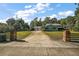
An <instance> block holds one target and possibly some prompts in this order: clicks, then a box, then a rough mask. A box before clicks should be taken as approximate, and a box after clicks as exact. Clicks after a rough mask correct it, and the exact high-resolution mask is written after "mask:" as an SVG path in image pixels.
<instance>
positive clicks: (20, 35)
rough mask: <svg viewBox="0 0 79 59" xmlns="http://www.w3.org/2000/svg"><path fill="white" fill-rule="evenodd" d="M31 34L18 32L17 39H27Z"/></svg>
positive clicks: (29, 32)
mask: <svg viewBox="0 0 79 59" xmlns="http://www.w3.org/2000/svg"><path fill="white" fill-rule="evenodd" d="M30 34H31V31H21V32H17V38H18V39H24V38H25V37H27V36H28V35H30Z"/></svg>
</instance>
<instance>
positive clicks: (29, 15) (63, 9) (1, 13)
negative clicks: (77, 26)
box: [0, 3, 76, 23]
mask: <svg viewBox="0 0 79 59" xmlns="http://www.w3.org/2000/svg"><path fill="white" fill-rule="evenodd" d="M75 9H76V5H75V4H74V3H6V4H5V3H2V4H0V22H5V21H6V20H7V19H8V18H11V17H14V18H16V15H17V17H18V18H23V19H24V21H26V22H28V23H29V22H30V21H31V20H33V19H34V18H35V17H39V18H42V20H43V19H44V18H45V17H46V16H49V17H51V18H54V17H56V18H58V19H60V18H65V17H67V16H73V15H74V11H75Z"/></svg>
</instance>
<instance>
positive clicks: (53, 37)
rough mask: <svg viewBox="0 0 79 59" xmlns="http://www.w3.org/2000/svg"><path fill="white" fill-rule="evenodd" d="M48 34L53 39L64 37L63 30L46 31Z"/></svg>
mask: <svg viewBox="0 0 79 59" xmlns="http://www.w3.org/2000/svg"><path fill="white" fill-rule="evenodd" d="M44 33H45V34H46V35H48V36H49V37H50V38H52V39H55V40H56V39H62V37H63V32H58V31H56V32H44Z"/></svg>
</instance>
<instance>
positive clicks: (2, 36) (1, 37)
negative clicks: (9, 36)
mask: <svg viewBox="0 0 79 59" xmlns="http://www.w3.org/2000/svg"><path fill="white" fill-rule="evenodd" d="M3 41H6V34H5V33H0V42H3Z"/></svg>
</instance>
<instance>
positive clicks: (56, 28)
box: [45, 24, 64, 31]
mask: <svg viewBox="0 0 79 59" xmlns="http://www.w3.org/2000/svg"><path fill="white" fill-rule="evenodd" d="M63 29H64V28H63V26H62V25H61V24H46V25H45V30H46V31H62V30H63Z"/></svg>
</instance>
